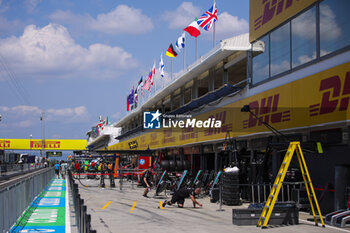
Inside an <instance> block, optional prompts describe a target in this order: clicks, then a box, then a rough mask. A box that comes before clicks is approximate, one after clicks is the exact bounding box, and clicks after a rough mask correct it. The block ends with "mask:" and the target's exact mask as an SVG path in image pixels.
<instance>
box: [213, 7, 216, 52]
mask: <svg viewBox="0 0 350 233" xmlns="http://www.w3.org/2000/svg"><path fill="white" fill-rule="evenodd" d="M214 4H215V8H216V0H214ZM214 47H215V21H214V30H213V48H214Z"/></svg>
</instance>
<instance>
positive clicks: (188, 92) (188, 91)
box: [184, 88, 192, 104]
mask: <svg viewBox="0 0 350 233" xmlns="http://www.w3.org/2000/svg"><path fill="white" fill-rule="evenodd" d="M191 96H192V88H187V89H185V90H184V104H187V103H189V102H191Z"/></svg>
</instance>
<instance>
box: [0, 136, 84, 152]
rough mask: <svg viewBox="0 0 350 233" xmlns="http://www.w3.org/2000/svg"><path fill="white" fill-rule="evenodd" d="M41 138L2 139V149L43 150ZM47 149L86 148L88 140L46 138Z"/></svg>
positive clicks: (45, 146)
mask: <svg viewBox="0 0 350 233" xmlns="http://www.w3.org/2000/svg"><path fill="white" fill-rule="evenodd" d="M42 149H43V140H41V139H0V150H42ZM44 149H46V150H60V151H61V150H85V149H86V140H79V139H72V140H70V139H47V140H44Z"/></svg>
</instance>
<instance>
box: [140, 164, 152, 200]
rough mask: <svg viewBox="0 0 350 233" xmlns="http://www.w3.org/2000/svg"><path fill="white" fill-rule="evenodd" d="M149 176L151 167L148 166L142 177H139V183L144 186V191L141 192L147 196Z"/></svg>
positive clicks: (149, 185)
mask: <svg viewBox="0 0 350 233" xmlns="http://www.w3.org/2000/svg"><path fill="white" fill-rule="evenodd" d="M151 178H152V168H151V167H148V169H147V170H146V171H145V172H144V173H143V175H142V177H141V184H142V186H143V187H144V188H145V191H144V192H143V195H142V196H144V197H147V198H148V196H147V193H149V192H150V191H151V185H152V182H151Z"/></svg>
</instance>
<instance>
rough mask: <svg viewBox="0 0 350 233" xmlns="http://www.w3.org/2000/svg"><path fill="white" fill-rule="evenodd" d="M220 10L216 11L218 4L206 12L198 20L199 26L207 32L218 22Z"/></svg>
mask: <svg viewBox="0 0 350 233" xmlns="http://www.w3.org/2000/svg"><path fill="white" fill-rule="evenodd" d="M217 15H218V10H217V9H216V3H214V5H213V6H212V7H211V8H210V9H209V10H208V11H206V12H205V13H204V14H203V15H202V16H201V17H199V18H198V21H197V23H198V25H199V26H200V27H202V28H204V29H205V30H207V31H208V30H209V29H210V28H211V26H212V25H213V23H214V22H215V21H216V20H218V16H217Z"/></svg>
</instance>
